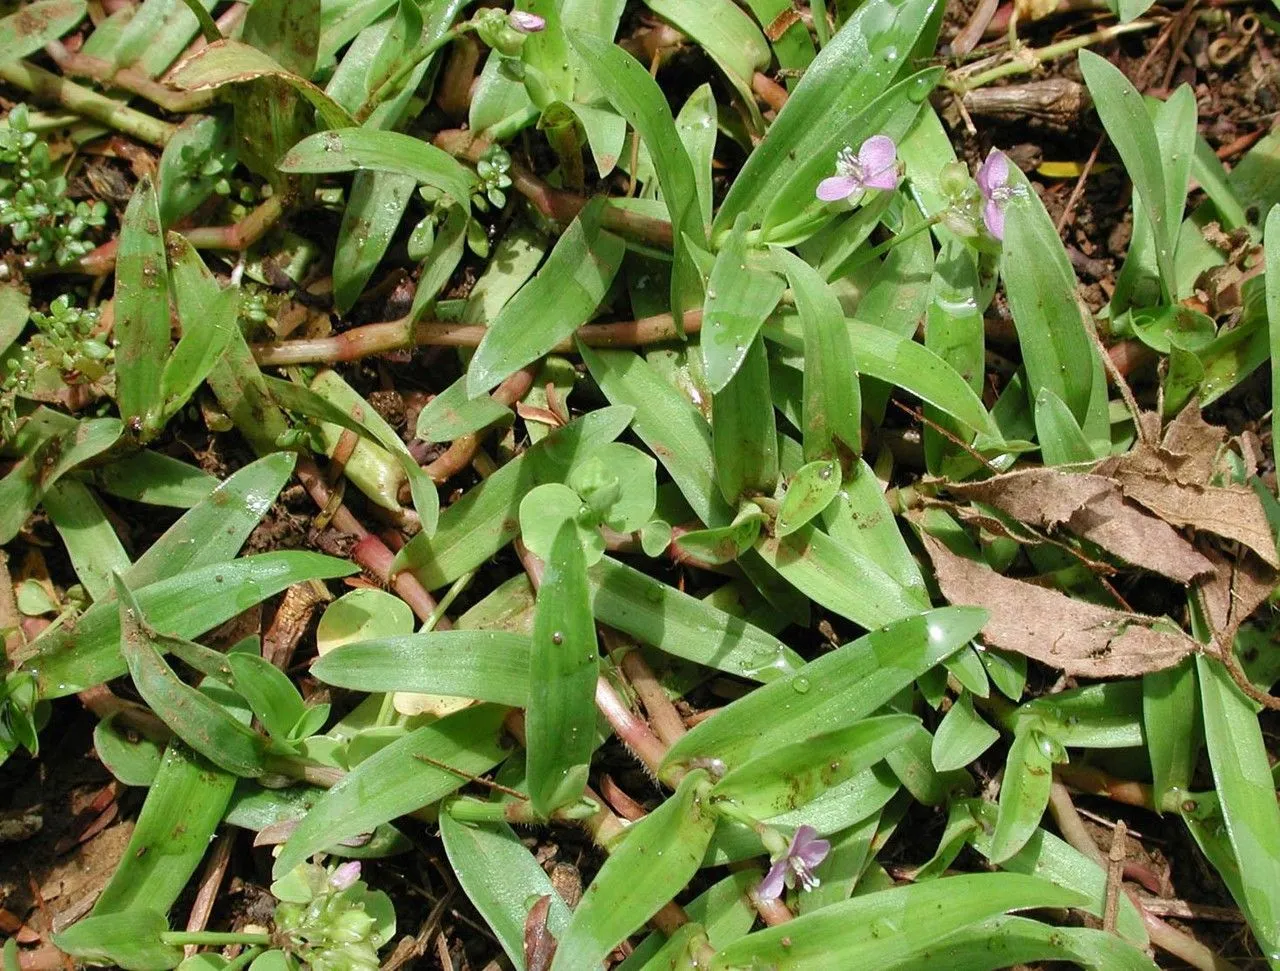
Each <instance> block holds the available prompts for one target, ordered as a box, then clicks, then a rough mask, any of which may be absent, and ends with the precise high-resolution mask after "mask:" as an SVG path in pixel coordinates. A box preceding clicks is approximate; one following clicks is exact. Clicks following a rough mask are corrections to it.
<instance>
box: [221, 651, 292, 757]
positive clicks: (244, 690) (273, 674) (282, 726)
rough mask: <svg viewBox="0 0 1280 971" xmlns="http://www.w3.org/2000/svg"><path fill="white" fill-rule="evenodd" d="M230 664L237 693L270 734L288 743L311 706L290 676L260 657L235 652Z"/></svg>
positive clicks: (228, 656) (228, 662)
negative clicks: (299, 692) (296, 726)
mask: <svg viewBox="0 0 1280 971" xmlns="http://www.w3.org/2000/svg"><path fill="white" fill-rule="evenodd" d="M227 664H228V665H230V667H231V673H232V675H233V676H234V678H235V689H236V693H237V694H239V695H240V696H241V697H243V698H244V700H245V701H246V702H248V704H249V707H250V708H251V709H252V710H253V713H254V714H255V715H257V716H258V720H259V721H260V722H262V727H263V728H265V729H266V730H267V734H268V735H270V736H271V737H272V738H273V739H275V740H276V741H278V742H288V741H289V738H290V733H291V731H292V729H293V727H294V726H295V725H297V724H298V722H299V720H300V719H301V718H302V716H303V715H304V714H306V711H307V706H306V703H305V702H304V701H303V700H302V695H300V694H298V689H297V688H295V687H294V686H293V682H292V681H290V680H289V676H288V675H287V674H285V673H284V672H283V671H281V670H280V669H279V668H278V667H276V666H275V665H274V664H272V663H271V662H270V661H268V660H267V659H266V658H264V657H263V656H262V655H260V654H247V653H240V652H234V653H231V654H228V655H227Z"/></svg>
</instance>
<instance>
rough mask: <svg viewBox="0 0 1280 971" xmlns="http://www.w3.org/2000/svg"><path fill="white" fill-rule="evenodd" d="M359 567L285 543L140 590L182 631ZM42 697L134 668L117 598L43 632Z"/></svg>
mask: <svg viewBox="0 0 1280 971" xmlns="http://www.w3.org/2000/svg"><path fill="white" fill-rule="evenodd" d="M354 571H355V567H354V566H353V565H352V564H351V563H349V562H347V561H346V560H338V559H334V558H333V557H329V556H322V555H320V554H318V553H303V552H296V551H281V552H275V553H262V554H259V555H256V556H245V557H241V558H240V559H237V560H234V561H232V562H230V563H215V564H212V565H210V566H205V567H201V568H200V569H197V570H190V571H188V572H185V573H181V574H179V575H177V576H174V577H171V578H169V579H167V580H162V581H160V582H158V583H152V584H150V585H149V586H145V587H141V588H139V589H137V590H135V591H134V595H135V596H136V597H137V600H138V603H139V605H140V606H141V608H142V612H143V613H144V615H145V616H146V617H147V619H148V620H149V621H150V623H151V625H152V627H154V628H155V629H156V630H160V631H163V632H164V633H166V634H169V635H171V636H174V637H180V638H187V639H190V638H193V637H199V636H200V635H201V634H203V633H205V632H206V631H208V630H212V629H213V628H214V627H216V626H218V624H221V623H223V622H224V621H227V620H230V619H231V618H232V617H234V616H236V614H239V613H241V612H242V611H245V610H248V609H249V608H250V607H252V606H254V605H255V604H259V603H261V602H262V601H264V600H266V599H267V598H268V597H272V596H274V595H275V594H277V593H279V592H280V591H281V590H284V589H285V588H286V587H290V586H293V584H295V583H304V582H306V581H307V580H324V579H331V578H333V577H342V576H347V575H349V574H350V573H353V572H354ZM21 664H22V667H23V668H25V669H26V670H28V671H30V672H31V673H32V674H34V675H35V676H36V679H37V683H38V684H39V687H40V696H41V697H42V698H61V697H64V696H65V695H69V694H75V693H76V692H77V691H83V690H84V689H85V688H88V687H92V686H93V685H95V684H101V683H102V682H104V681H109V680H110V679H111V678H115V677H119V676H120V675H122V674H124V673H125V672H126V671H128V665H127V664H126V663H125V660H124V658H123V656H122V655H121V654H120V614H119V610H118V607H117V605H116V604H115V603H111V602H106V603H98V604H94V605H93V606H92V607H90V608H89V609H88V610H86V611H85V612H84V613H83V614H81V615H80V618H79V619H78V620H77V621H76V624H75V627H74V629H72V630H68V629H66V628H65V627H59V628H57V629H55V630H50V631H49V632H48V633H46V634H43V635H41V636H40V637H38V638H37V639H36V640H35V641H34V642H32V644H31V648H30V651H29V652H28V654H27V655H26V656H24V657H23V658H22V659H21Z"/></svg>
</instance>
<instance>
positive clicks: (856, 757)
mask: <svg viewBox="0 0 1280 971" xmlns="http://www.w3.org/2000/svg"><path fill="white" fill-rule="evenodd" d="M919 724H920V720H919V719H918V718H916V717H915V716H914V715H881V716H879V717H877V718H865V719H863V720H862V721H860V722H857V723H855V724H853V725H850V726H849V727H848V728H842V729H839V730H837V731H834V732H824V733H823V734H821V735H815V736H813V737H812V738H807V739H805V740H804V741H803V742H793V743H792V744H790V745H784V746H782V747H781V748H776V749H772V750H771V751H769V752H766V753H765V754H763V755H759V756H757V757H755V758H753V759H751V760H749V761H748V762H746V763H745V764H743V765H741V766H739V767H738V768H736V769H733V770H732V771H730V772H729V773H728V774H727V775H725V777H724V778H723V779H721V780H720V781H719V782H718V783H716V785H715V788H713V789H712V790H711V795H712V798H714V799H728V800H730V801H732V802H734V803H736V804H737V805H738V806H740V807H741V808H742V809H743V810H744V811H745V812H746V813H747V814H748V815H750V816H753V817H755V818H756V819H771V818H772V817H774V816H778V815H781V814H782V813H785V812H790V811H791V810H793V809H797V808H799V807H800V806H803V805H804V804H805V803H807V802H809V801H811V800H812V799H814V798H815V797H817V796H819V795H821V794H822V793H823V792H825V791H827V790H828V789H831V788H833V787H834V786H837V785H839V784H840V783H841V782H844V781H845V780H846V779H849V778H852V777H853V776H854V775H856V774H857V773H859V772H861V771H862V770H863V769H866V768H870V767H871V766H872V765H874V764H875V763H876V762H879V761H880V760H881V759H882V758H884V757H885V756H886V755H887V754H888V753H889V752H890V751H891V750H892V749H894V748H896V747H897V746H899V745H901V744H902V743H903V742H905V741H906V740H907V738H909V737H910V736H911V734H912V733H913V732H914V731H915V728H916V727H917V726H918V725H919Z"/></svg>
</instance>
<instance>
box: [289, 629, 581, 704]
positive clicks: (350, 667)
mask: <svg viewBox="0 0 1280 971" xmlns="http://www.w3.org/2000/svg"><path fill="white" fill-rule="evenodd" d="M529 654H530V651H529V638H528V637H526V636H524V635H523V634H512V633H508V632H506V631H496V630H441V631H430V632H424V633H419V634H406V635H404V636H401V637H380V638H376V639H374V640H367V641H357V642H356V643H354V644H344V645H342V646H341V647H337V648H334V649H333V650H331V651H329V652H328V653H326V654H324V655H322V656H321V657H320V658H318V659H317V660H316V662H315V663H314V664H313V665H312V666H311V674H312V676H314V677H317V678H319V679H320V680H321V681H323V682H324V683H325V684H331V685H334V686H335V687H339V688H351V689H354V690H356V691H368V692H375V691H415V692H419V693H422V694H437V695H456V696H458V697H461V698H476V699H478V700H480V701H492V702H496V703H498V704H503V705H511V706H512V707H516V708H523V707H524V706H525V705H526V704H528V701H529ZM593 683H594V682H593Z"/></svg>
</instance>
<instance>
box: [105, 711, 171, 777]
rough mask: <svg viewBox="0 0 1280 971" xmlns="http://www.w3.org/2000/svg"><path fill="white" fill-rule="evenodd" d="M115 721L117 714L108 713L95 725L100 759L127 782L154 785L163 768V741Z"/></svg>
mask: <svg viewBox="0 0 1280 971" xmlns="http://www.w3.org/2000/svg"><path fill="white" fill-rule="evenodd" d="M115 721H116V716H115V715H108V716H107V717H106V718H104V719H102V721H100V722H98V724H97V725H95V726H94V729H93V750H94V752H95V753H96V754H97V756H98V761H99V762H101V763H102V764H103V765H105V766H106V767H107V771H108V772H110V773H111V774H112V775H113V776H115V777H116V779H117V780H118V781H120V782H122V783H123V784H124V785H126V786H142V787H144V788H145V787H147V786H150V785H151V784H152V783H153V782H155V779H156V775H157V773H158V772H159V770H160V760H161V758H163V756H164V751H165V749H164V744H163V742H156V741H154V740H152V739H149V738H147V737H146V736H145V735H138V734H136V733H135V732H133V731H132V730H131V729H124V728H120V727H119V726H117V725H116V724H115Z"/></svg>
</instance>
